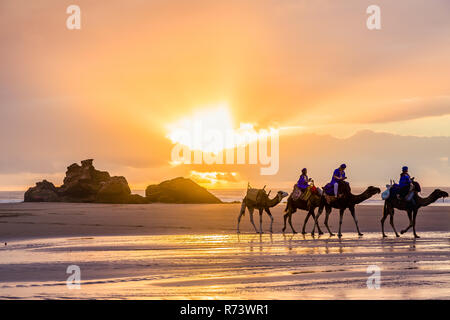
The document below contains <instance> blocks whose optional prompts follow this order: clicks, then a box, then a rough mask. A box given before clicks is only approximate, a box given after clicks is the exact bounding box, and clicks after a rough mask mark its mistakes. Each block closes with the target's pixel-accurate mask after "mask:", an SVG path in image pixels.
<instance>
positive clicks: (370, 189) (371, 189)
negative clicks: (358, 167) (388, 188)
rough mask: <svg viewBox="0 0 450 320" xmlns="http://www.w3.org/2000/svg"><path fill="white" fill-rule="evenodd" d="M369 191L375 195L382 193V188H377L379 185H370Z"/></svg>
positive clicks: (371, 194)
mask: <svg viewBox="0 0 450 320" xmlns="http://www.w3.org/2000/svg"><path fill="white" fill-rule="evenodd" d="M367 192H368V193H369V194H370V196H373V195H375V194H377V193H380V192H381V189H380V188H377V187H374V186H370V187H368V188H367Z"/></svg>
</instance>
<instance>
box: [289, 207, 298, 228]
mask: <svg viewBox="0 0 450 320" xmlns="http://www.w3.org/2000/svg"><path fill="white" fill-rule="evenodd" d="M289 213H290V212H289ZM288 221H289V225H290V226H291V229H292V233H297V231H295V229H294V226H293V225H292V213H290V214H289V217H288Z"/></svg>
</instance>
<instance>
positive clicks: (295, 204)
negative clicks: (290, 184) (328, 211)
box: [283, 193, 323, 235]
mask: <svg viewBox="0 0 450 320" xmlns="http://www.w3.org/2000/svg"><path fill="white" fill-rule="evenodd" d="M320 201H321V195H319V194H318V193H313V194H311V196H310V198H309V199H308V201H305V200H301V199H297V200H293V199H292V196H290V197H289V198H288V201H287V204H286V209H285V210H284V212H286V214H285V215H284V227H283V232H284V231H285V230H286V219H288V221H289V225H290V226H291V229H292V233H294V234H295V233H297V232H296V231H295V230H294V227H293V226H292V214H293V213H295V211H297V209H300V210H305V211H307V212H308V213H307V215H306V217H305V221H304V222H303V228H302V234H306V231H305V227H306V223H307V222H308V220H309V217H310V216H312V217H313V219H314V224H315V223H316V217H315V215H314V210H315V209H316V208H317V207H318V206H319V205H320ZM317 229H318V231H319V234H323V232H322V230H320V227H319V225H317ZM314 230H315V227H314V228H313V230H312V232H311V235H314Z"/></svg>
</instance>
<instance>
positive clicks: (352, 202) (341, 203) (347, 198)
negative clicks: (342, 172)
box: [314, 186, 381, 237]
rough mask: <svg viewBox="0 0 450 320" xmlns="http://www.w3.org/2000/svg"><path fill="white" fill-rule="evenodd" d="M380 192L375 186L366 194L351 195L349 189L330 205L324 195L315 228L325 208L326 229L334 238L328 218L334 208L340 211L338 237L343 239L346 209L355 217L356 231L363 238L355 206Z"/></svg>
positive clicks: (369, 188) (366, 191)
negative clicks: (342, 229)
mask: <svg viewBox="0 0 450 320" xmlns="http://www.w3.org/2000/svg"><path fill="white" fill-rule="evenodd" d="M380 192H381V190H380V188H377V187H374V186H370V187H368V188H367V189H366V190H365V191H364V192H362V193H361V194H357V195H355V194H352V193H351V191H350V187H348V191H347V192H345V193H344V194H343V196H342V197H338V198H337V199H335V200H334V201H331V203H330V204H329V203H328V202H327V201H326V199H325V196H324V195H323V196H322V198H321V203H320V206H319V210H318V212H317V215H316V223H315V224H314V228H315V226H316V225H319V222H318V221H319V217H320V215H321V214H322V211H323V208H324V207H325V211H326V215H325V227H327V230H328V232H329V233H330V236H334V233H332V232H331V230H330V227H329V226H328V218H329V216H330V213H331V209H332V208H335V209H339V233H338V237H342V233H341V226H342V218H343V216H344V211H345V209H349V210H350V213H351V215H352V217H353V220H354V221H355V225H356V230H357V232H358V235H359V236H362V235H363V234H362V233H361V231H359V226H358V220H357V219H356V215H355V206H356V205H357V204H358V203H361V202H363V201H364V200H367V199H369V198H371V197H372V196H374V195H375V194H377V193H380ZM324 194H325V193H324Z"/></svg>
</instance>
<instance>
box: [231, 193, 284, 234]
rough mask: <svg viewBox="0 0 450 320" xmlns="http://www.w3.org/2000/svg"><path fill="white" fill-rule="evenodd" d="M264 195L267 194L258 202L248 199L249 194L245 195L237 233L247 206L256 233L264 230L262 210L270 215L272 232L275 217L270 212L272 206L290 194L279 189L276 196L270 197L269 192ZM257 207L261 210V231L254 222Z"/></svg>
mask: <svg viewBox="0 0 450 320" xmlns="http://www.w3.org/2000/svg"><path fill="white" fill-rule="evenodd" d="M264 196H265V198H263V199H261V200H260V201H258V202H255V201H252V200H250V199H247V196H245V197H244V199H243V200H242V205H241V211H240V212H239V217H238V223H237V233H240V231H239V224H240V222H241V218H242V216H243V215H244V214H245V208H247V209H248V212H249V213H250V222H251V223H252V225H253V227H254V228H255V231H256V233H263V231H262V212H263V210H264V211H265V212H266V213H267V214H268V215H269V217H270V233H272V224H273V217H272V213H271V212H270V208H272V207H275V206H276V205H277V204H279V203H280V202H281V200H283V198H284V197H287V196H288V194H287V193H286V192H284V191H278V192H277V195H276V196H275V197H273V198H272V199H269V195H268V194H264ZM255 209H257V210H258V211H259V231H258V230H257V229H256V226H255V223H254V222H253V211H254V210H255Z"/></svg>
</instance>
